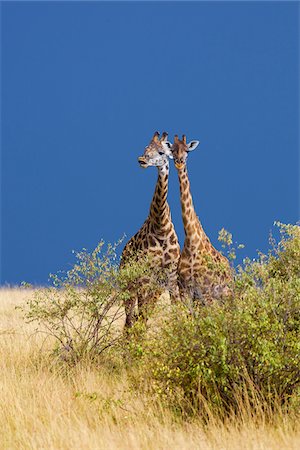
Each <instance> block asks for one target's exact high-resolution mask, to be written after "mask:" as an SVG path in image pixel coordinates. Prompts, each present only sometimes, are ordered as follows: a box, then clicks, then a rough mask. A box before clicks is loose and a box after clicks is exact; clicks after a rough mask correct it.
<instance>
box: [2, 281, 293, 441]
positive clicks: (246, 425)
mask: <svg viewBox="0 0 300 450" xmlns="http://www.w3.org/2000/svg"><path fill="white" fill-rule="evenodd" d="M28 295H30V292H28V291H25V290H18V289H1V290H0V448H1V449H86V450H88V449H203V450H206V449H231V450H235V449H280V450H281V449H295V450H296V449H299V448H300V425H298V424H297V423H296V424H295V423H294V422H293V421H292V420H290V419H289V418H288V417H284V416H280V415H279V416H278V420H277V421H275V422H273V424H272V425H271V424H270V423H269V422H268V421H267V420H264V417H263V415H262V416H260V417H253V416H252V415H251V414H248V413H247V410H246V409H245V414H244V415H243V417H241V418H240V420H236V421H228V422H227V423H222V422H220V421H218V420H217V419H215V418H214V417H211V420H210V421H209V423H208V424H206V425H204V424H203V423H202V422H201V421H200V420H195V419H193V420H192V421H189V422H187V421H183V420H182V419H177V420H175V419H174V417H173V416H172V415H171V413H170V411H168V410H167V409H165V408H164V407H163V405H161V404H159V403H157V401H156V402H154V401H153V399H151V398H148V397H147V396H146V395H145V394H141V393H139V392H137V391H135V390H134V389H132V388H131V387H130V384H129V382H128V379H127V374H126V371H125V369H124V370H121V371H120V370H119V371H118V372H117V373H116V374H114V373H112V372H111V371H110V372H108V371H107V369H101V368H99V367H98V368H97V367H93V366H91V365H89V364H88V363H85V364H82V365H80V366H77V367H75V368H72V369H70V368H69V369H66V368H64V367H59V366H58V365H57V364H55V363H54V362H51V359H50V358H49V353H48V347H47V346H48V345H49V344H48V343H47V342H44V340H45V338H44V336H43V335H37V334H35V333H34V326H33V325H31V324H26V323H25V322H24V320H23V318H22V313H21V312H20V311H19V310H18V309H16V308H15V307H16V306H19V305H21V304H22V303H23V302H24V301H25V299H26V298H27V297H28Z"/></svg>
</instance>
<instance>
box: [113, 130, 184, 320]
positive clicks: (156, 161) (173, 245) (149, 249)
mask: <svg viewBox="0 0 300 450" xmlns="http://www.w3.org/2000/svg"><path fill="white" fill-rule="evenodd" d="M166 137H167V134H166V133H164V134H163V136H162V138H161V139H160V140H159V138H158V133H155V135H154V137H153V138H152V140H151V142H150V144H149V145H148V146H147V147H146V149H145V152H144V155H143V156H142V157H140V158H139V163H140V165H141V166H142V167H148V166H150V165H153V166H156V167H157V170H158V178H157V183H156V187H155V192H154V195H153V199H152V202H151V206H150V212H149V216H148V217H147V219H146V221H145V222H144V224H143V225H142V227H141V228H140V230H139V231H138V232H137V233H136V234H135V235H134V236H133V237H132V238H131V239H130V240H129V242H128V243H127V244H126V246H125V248H124V250H123V253H122V258H121V267H123V266H124V265H125V264H130V260H131V258H140V257H143V256H144V255H145V256H150V258H151V264H153V266H155V269H156V270H157V268H161V269H162V270H166V272H167V277H168V283H167V288H168V289H169V291H170V296H171V300H172V301H175V300H178V299H179V289H178V283H177V265H178V260H179V257H180V247H179V243H178V238H177V235H176V232H175V229H174V226H173V223H172V219H171V213H170V208H169V205H168V203H167V193H168V178H169V160H168V156H167V154H166V152H167V150H166V149H164V148H163V146H162V142H164V141H165V140H166ZM139 283H140V285H141V289H140V290H139V296H138V298H137V297H136V294H134V293H133V295H132V296H131V298H130V299H129V300H128V301H126V302H125V312H126V323H125V326H126V327H131V326H132V325H133V321H134V309H135V306H136V304H137V305H138V312H139V315H140V316H142V317H143V318H144V319H145V320H146V319H147V308H148V307H149V306H151V305H152V304H153V303H154V302H155V301H156V299H157V298H158V297H159V296H160V295H161V293H162V292H163V289H160V288H159V286H158V287H157V290H156V291H155V292H153V290H151V292H150V293H149V292H148V289H147V285H148V280H147V277H145V278H141V280H140V281H139Z"/></svg>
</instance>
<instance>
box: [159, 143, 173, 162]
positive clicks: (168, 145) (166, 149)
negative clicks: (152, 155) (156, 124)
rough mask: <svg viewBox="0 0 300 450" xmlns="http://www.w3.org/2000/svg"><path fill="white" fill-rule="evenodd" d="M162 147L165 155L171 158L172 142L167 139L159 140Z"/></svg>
mask: <svg viewBox="0 0 300 450" xmlns="http://www.w3.org/2000/svg"><path fill="white" fill-rule="evenodd" d="M161 145H162V148H163V149H164V152H165V155H167V156H168V157H169V158H171V159H173V155H172V152H171V148H172V144H171V142H169V141H163V142H161Z"/></svg>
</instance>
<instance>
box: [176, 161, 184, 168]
mask: <svg viewBox="0 0 300 450" xmlns="http://www.w3.org/2000/svg"><path fill="white" fill-rule="evenodd" d="M175 167H176V169H183V168H184V163H182V162H175Z"/></svg>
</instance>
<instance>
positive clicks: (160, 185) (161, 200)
mask: <svg viewBox="0 0 300 450" xmlns="http://www.w3.org/2000/svg"><path fill="white" fill-rule="evenodd" d="M157 169H158V178H157V182H156V187H155V191H154V195H153V198H152V202H151V206H150V214H149V217H150V220H151V222H152V223H153V225H154V226H155V227H156V228H160V229H161V228H164V226H166V225H167V223H168V222H169V220H170V208H169V205H168V203H167V194H168V180H169V164H165V165H163V166H161V167H158V168H157Z"/></svg>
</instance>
